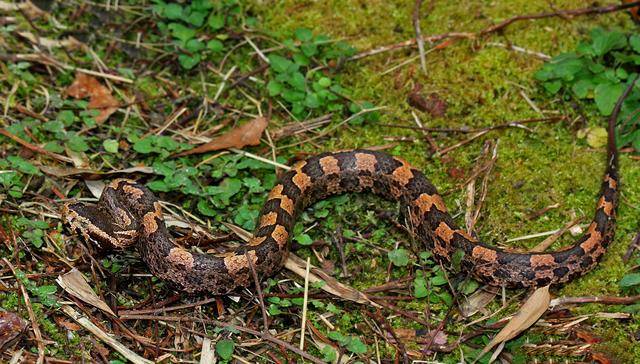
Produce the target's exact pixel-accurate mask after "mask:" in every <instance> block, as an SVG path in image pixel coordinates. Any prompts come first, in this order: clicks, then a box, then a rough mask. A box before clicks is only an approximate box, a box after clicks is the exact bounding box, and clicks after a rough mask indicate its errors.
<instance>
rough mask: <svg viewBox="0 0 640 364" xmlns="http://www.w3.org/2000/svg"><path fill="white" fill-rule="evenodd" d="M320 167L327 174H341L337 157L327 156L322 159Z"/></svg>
mask: <svg viewBox="0 0 640 364" xmlns="http://www.w3.org/2000/svg"><path fill="white" fill-rule="evenodd" d="M319 162H320V167H321V168H322V171H323V172H324V173H325V174H338V173H340V167H338V160H337V159H336V158H335V157H332V156H327V157H323V158H320V161H319Z"/></svg>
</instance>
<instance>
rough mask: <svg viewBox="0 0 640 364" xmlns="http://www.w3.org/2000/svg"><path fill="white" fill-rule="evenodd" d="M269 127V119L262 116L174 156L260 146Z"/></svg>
mask: <svg viewBox="0 0 640 364" xmlns="http://www.w3.org/2000/svg"><path fill="white" fill-rule="evenodd" d="M267 125H269V119H267V118H265V117H262V116H260V117H257V118H255V119H253V120H251V121H250V122H248V123H246V124H243V125H240V126H238V127H235V128H233V129H231V130H229V131H228V132H226V133H225V134H223V135H221V136H219V137H217V138H213V139H212V140H211V141H210V142H208V143H205V144H202V145H200V146H198V147H196V148H193V149H191V150H187V151H184V152H181V153H178V154H176V155H174V157H182V156H185V155H191V154H201V153H207V152H213V151H216V150H220V149H227V148H242V147H244V146H246V145H258V144H260V137H261V136H262V132H263V131H264V129H266V128H267Z"/></svg>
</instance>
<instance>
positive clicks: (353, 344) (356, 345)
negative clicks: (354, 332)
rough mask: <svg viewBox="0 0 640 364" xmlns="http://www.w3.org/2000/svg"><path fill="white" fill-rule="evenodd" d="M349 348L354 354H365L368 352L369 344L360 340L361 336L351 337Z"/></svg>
mask: <svg viewBox="0 0 640 364" xmlns="http://www.w3.org/2000/svg"><path fill="white" fill-rule="evenodd" d="M347 350H349V351H350V352H352V353H354V354H364V353H366V352H367V345H365V344H364V343H363V342H362V341H360V338H357V337H351V340H349V343H348V344H347Z"/></svg>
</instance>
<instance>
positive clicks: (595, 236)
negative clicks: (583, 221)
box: [580, 222, 602, 253]
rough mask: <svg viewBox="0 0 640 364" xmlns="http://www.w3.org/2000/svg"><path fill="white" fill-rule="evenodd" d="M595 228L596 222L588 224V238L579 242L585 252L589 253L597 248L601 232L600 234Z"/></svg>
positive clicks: (600, 239)
mask: <svg viewBox="0 0 640 364" xmlns="http://www.w3.org/2000/svg"><path fill="white" fill-rule="evenodd" d="M596 228H597V224H596V223H595V222H592V223H591V225H589V229H588V230H587V233H588V234H589V238H588V239H587V240H585V241H584V242H582V243H581V244H580V247H581V248H582V250H584V251H585V253H589V252H591V251H592V250H594V249H595V248H597V247H598V246H599V245H600V243H601V241H602V234H600V232H598V231H597V230H596Z"/></svg>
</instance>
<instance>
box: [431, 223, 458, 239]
mask: <svg viewBox="0 0 640 364" xmlns="http://www.w3.org/2000/svg"><path fill="white" fill-rule="evenodd" d="M454 233H455V231H454V230H453V229H452V228H451V227H449V225H447V223H446V222H444V221H442V222H440V225H438V227H437V228H436V236H437V237H439V238H440V239H442V241H444V242H446V243H451V239H453V234H454Z"/></svg>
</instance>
